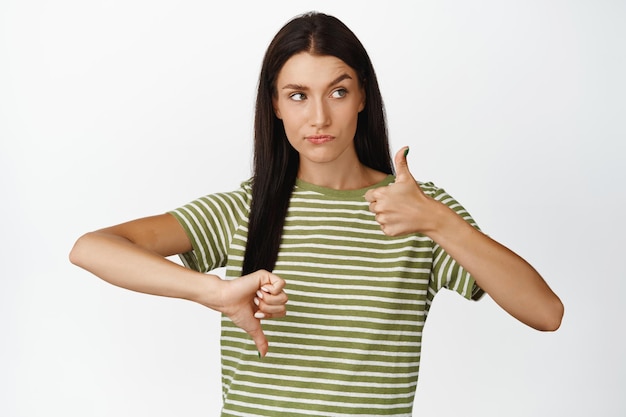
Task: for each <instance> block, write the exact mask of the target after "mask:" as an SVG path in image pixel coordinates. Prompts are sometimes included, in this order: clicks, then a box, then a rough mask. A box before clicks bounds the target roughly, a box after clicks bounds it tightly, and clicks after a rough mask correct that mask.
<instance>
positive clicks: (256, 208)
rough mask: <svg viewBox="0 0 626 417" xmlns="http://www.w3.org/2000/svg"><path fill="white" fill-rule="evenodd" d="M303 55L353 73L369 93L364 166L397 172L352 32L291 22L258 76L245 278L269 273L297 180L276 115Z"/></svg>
mask: <svg viewBox="0 0 626 417" xmlns="http://www.w3.org/2000/svg"><path fill="white" fill-rule="evenodd" d="M300 52H308V53H311V54H315V55H330V56H334V57H337V58H339V59H341V60H342V61H343V62H345V63H346V64H347V65H349V66H350V67H351V68H353V69H354V70H355V72H356V73H357V74H358V76H359V83H360V84H361V86H363V88H364V90H365V108H364V109H363V110H362V111H361V112H360V113H359V116H358V121H357V128H356V134H355V137H354V144H355V148H356V153H357V156H358V158H359V160H360V161H361V163H363V164H364V165H366V166H368V167H370V168H373V169H376V170H378V171H381V172H385V173H387V174H391V173H393V164H392V162H391V155H390V153H389V140H388V136H387V125H386V121H385V111H384V106H383V100H382V97H381V94H380V89H379V87H378V81H377V79H376V74H375V72H374V67H373V66H372V62H371V60H370V58H369V56H368V54H367V52H366V50H365V48H364V47H363V45H362V44H361V42H360V41H359V39H358V38H357V37H356V36H355V35H354V33H352V31H351V30H350V29H349V28H348V27H347V26H346V25H345V24H343V22H341V21H340V20H339V19H337V18H335V17H333V16H328V15H325V14H322V13H315V12H312V13H307V14H304V15H301V16H298V17H296V18H294V19H293V20H291V21H290V22H288V23H287V24H286V25H285V26H283V28H282V29H281V30H280V31H279V32H278V33H277V34H276V36H275V37H274V39H273V40H272V42H271V43H270V45H269V47H268V48H267V51H266V53H265V57H264V58H263V65H262V67H261V74H260V76H259V86H258V92H257V99H256V115H255V120H254V175H253V182H252V202H251V207H250V216H249V222H248V241H247V245H246V253H245V257H244V262H243V271H242V274H243V275H246V274H249V273H251V272H254V271H256V270H259V269H266V270H268V271H271V270H273V269H274V266H275V264H276V259H277V257H278V249H279V246H280V241H281V237H282V232H283V226H284V223H285V217H286V215H287V209H288V207H289V199H290V197H291V193H292V190H293V187H294V184H295V181H296V175H297V173H298V164H299V161H300V158H299V155H298V153H297V152H296V151H295V149H293V147H292V146H291V145H290V144H289V141H288V140H287V136H286V134H285V129H284V126H283V122H282V121H281V120H280V119H278V118H277V117H276V115H275V113H274V108H273V104H272V98H273V97H274V95H275V94H276V79H277V78H278V73H279V72H280V70H281V69H282V67H283V65H284V64H285V62H287V60H288V59H289V58H291V57H292V56H293V55H295V54H298V53H300Z"/></svg>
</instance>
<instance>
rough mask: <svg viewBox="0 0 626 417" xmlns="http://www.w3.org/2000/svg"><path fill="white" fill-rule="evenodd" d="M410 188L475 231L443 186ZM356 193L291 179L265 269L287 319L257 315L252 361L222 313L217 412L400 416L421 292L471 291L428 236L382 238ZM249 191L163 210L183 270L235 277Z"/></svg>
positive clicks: (410, 380) (413, 363)
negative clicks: (175, 232)
mask: <svg viewBox="0 0 626 417" xmlns="http://www.w3.org/2000/svg"><path fill="white" fill-rule="evenodd" d="M393 180H394V177H393V176H388V177H387V178H386V179H385V180H384V181H383V182H381V183H380V184H377V185H375V186H373V187H371V188H375V187H379V186H384V185H388V184H389V183H391V182H393ZM420 185H421V187H422V189H423V190H424V192H425V193H426V195H428V196H430V197H432V198H434V199H436V200H439V201H441V202H442V203H444V204H446V205H448V206H449V207H450V208H452V209H453V210H455V211H456V212H457V213H458V214H459V215H461V216H462V217H463V218H464V219H465V220H466V221H468V222H469V223H470V224H472V225H474V226H475V227H476V225H475V224H474V221H473V220H472V218H471V217H470V215H469V214H468V213H467V212H466V211H465V210H464V209H463V207H461V205H459V204H458V203H457V202H456V201H455V200H454V199H453V198H452V197H450V196H449V195H448V194H447V193H446V192H445V191H443V190H442V189H439V188H437V187H435V186H434V185H433V184H432V183H425V184H420ZM365 191H367V189H361V190H349V191H337V190H332V189H328V188H323V187H319V186H315V185H312V184H308V183H305V182H303V181H300V180H297V182H296V185H295V188H294V191H293V194H292V196H291V201H290V205H289V209H288V212H287V217H286V221H285V227H284V230H283V236H282V241H281V245H280V249H279V255H278V260H277V262H276V267H275V269H274V271H273V272H274V273H275V274H277V275H278V276H280V277H281V278H283V279H284V280H285V281H286V283H287V286H286V289H285V291H286V292H287V294H288V296H289V302H288V304H287V315H286V317H284V318H280V319H272V320H264V321H263V330H264V332H265V334H266V336H267V337H268V340H269V344H270V350H269V353H268V355H267V356H266V357H264V358H259V357H258V353H257V350H256V347H255V345H254V343H253V342H252V340H251V338H250V337H249V336H248V335H247V334H246V333H245V332H244V331H243V330H241V329H239V328H238V327H236V326H235V325H234V324H233V323H232V322H231V321H230V320H229V319H228V318H227V317H223V318H222V336H221V354H222V390H223V400H224V406H223V410H222V416H245V417H252V416H289V417H298V416H323V417H329V416H381V415H385V416H411V411H412V408H413V398H414V395H415V388H416V386H417V379H418V373H419V365H420V350H421V339H422V330H423V327H424V322H425V319H426V315H427V313H428V309H429V307H430V304H431V302H432V300H433V297H434V296H435V294H436V293H437V291H439V290H440V289H441V288H444V287H445V288H449V289H451V290H454V291H456V292H458V293H459V294H461V295H462V296H464V297H465V298H468V299H470V298H474V299H477V298H478V297H479V296H480V295H481V293H482V291H481V290H480V288H478V287H477V286H476V285H475V283H474V280H473V278H472V277H471V276H470V275H469V274H468V273H467V272H466V271H465V270H464V269H463V268H462V267H461V266H460V265H459V264H457V263H456V262H455V261H454V260H453V259H452V258H451V257H450V256H449V255H448V254H447V253H446V252H445V251H443V250H442V249H441V247H439V245H437V244H436V243H434V242H433V241H432V240H431V239H430V238H428V237H426V236H424V235H421V234H412V235H406V236H400V237H388V236H385V235H384V234H383V232H382V231H381V229H380V225H379V224H378V223H377V222H376V220H375V219H374V215H373V214H372V213H371V212H370V211H369V210H368V203H367V202H366V201H365V199H364V194H365ZM250 199H251V182H250V181H247V182H244V183H243V184H242V185H241V188H239V189H238V190H236V191H233V192H228V193H219V194H212V195H208V196H206V197H202V198H199V199H197V200H195V201H193V202H191V203H190V204H187V205H186V206H184V207H181V208H179V209H177V210H174V211H172V212H171V213H172V214H173V215H174V216H175V217H176V218H177V219H178V221H179V222H180V223H181V225H182V226H183V227H184V228H185V230H186V232H187V234H188V236H189V238H190V240H191V243H192V245H193V251H191V252H188V253H185V254H182V255H181V258H182V260H183V262H184V264H185V265H186V266H187V267H189V268H193V269H195V270H198V271H201V272H208V271H210V270H212V269H215V268H218V267H222V266H226V278H227V279H232V278H236V277H238V276H240V274H241V268H242V263H243V255H244V251H245V246H246V236H247V224H248V213H249V208H250Z"/></svg>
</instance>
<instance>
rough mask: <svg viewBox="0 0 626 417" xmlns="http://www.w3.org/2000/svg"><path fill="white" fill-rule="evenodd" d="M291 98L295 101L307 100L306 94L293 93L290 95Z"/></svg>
mask: <svg viewBox="0 0 626 417" xmlns="http://www.w3.org/2000/svg"><path fill="white" fill-rule="evenodd" d="M289 98H290V99H292V100H293V101H302V100H304V99H305V98H306V95H304V93H293V94H290V95H289Z"/></svg>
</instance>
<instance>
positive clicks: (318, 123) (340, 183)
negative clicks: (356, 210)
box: [273, 52, 386, 190]
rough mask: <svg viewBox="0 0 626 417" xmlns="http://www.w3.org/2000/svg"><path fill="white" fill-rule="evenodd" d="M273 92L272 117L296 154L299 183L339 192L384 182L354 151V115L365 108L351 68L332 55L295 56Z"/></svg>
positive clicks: (359, 86)
mask: <svg viewBox="0 0 626 417" xmlns="http://www.w3.org/2000/svg"><path fill="white" fill-rule="evenodd" d="M276 90H277V91H276V95H275V97H274V100H273V103H274V111H275V113H276V117H278V118H279V119H281V120H282V121H283V125H284V126H285V133H286V135H287V139H288V140H289V143H290V144H291V145H292V146H293V147H294V149H296V150H297V151H298V153H299V154H300V166H299V170H298V178H300V179H301V180H303V181H306V182H309V183H312V184H316V185H320V186H324V187H328V188H334V189H338V190H349V189H359V188H364V187H367V186H370V185H373V184H376V183H378V182H380V181H382V179H383V178H385V176H386V175H385V174H383V173H381V172H378V171H375V170H373V169H371V168H368V167H366V166H365V165H363V164H361V163H360V161H359V159H358V157H357V154H356V150H355V147H354V134H355V132H356V125H357V119H358V114H359V112H361V111H362V110H363V107H364V106H365V92H364V90H363V88H362V86H361V85H360V83H359V79H358V77H357V74H356V72H355V71H354V69H352V68H351V67H350V66H348V65H347V64H346V63H344V62H343V61H342V60H340V59H339V58H336V57H334V56H320V55H312V54H310V53H307V52H303V53H299V54H296V55H294V56H292V57H291V58H290V59H288V60H287V62H286V63H285V65H284V66H283V68H282V69H281V71H280V73H279V74H278V78H277V81H276ZM318 139H321V141H320V140H318Z"/></svg>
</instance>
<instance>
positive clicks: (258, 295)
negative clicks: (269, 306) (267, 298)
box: [256, 291, 263, 300]
mask: <svg viewBox="0 0 626 417" xmlns="http://www.w3.org/2000/svg"><path fill="white" fill-rule="evenodd" d="M256 295H257V297H259V298H260V299H261V300H262V299H263V293H262V292H261V291H257V292H256Z"/></svg>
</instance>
